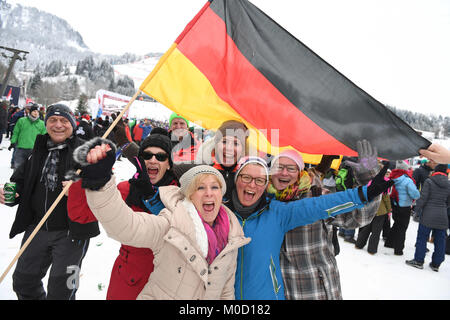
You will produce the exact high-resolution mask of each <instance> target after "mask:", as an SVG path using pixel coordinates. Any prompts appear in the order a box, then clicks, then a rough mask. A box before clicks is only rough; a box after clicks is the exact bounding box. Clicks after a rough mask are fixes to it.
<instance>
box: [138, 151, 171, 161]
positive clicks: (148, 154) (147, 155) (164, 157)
mask: <svg viewBox="0 0 450 320" xmlns="http://www.w3.org/2000/svg"><path fill="white" fill-rule="evenodd" d="M153 156H155V157H156V160H158V161H166V160H167V158H169V155H168V154H167V153H164V152H158V153H152V152H142V158H143V159H144V160H150V159H151V158H153Z"/></svg>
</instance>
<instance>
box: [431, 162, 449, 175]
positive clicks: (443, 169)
mask: <svg viewBox="0 0 450 320" xmlns="http://www.w3.org/2000/svg"><path fill="white" fill-rule="evenodd" d="M447 169H448V165H446V164H438V165H437V166H436V167H435V168H434V172H442V173H447Z"/></svg>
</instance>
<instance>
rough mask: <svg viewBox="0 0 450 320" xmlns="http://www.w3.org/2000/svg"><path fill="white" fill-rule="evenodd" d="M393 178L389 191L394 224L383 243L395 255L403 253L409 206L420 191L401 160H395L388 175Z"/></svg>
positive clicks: (409, 211)
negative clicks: (394, 164)
mask: <svg viewBox="0 0 450 320" xmlns="http://www.w3.org/2000/svg"><path fill="white" fill-rule="evenodd" d="M389 177H390V178H391V179H392V180H394V183H395V184H394V188H392V192H391V201H392V219H393V220H394V224H393V225H392V229H391V230H390V231H389V235H388V237H387V239H386V242H385V243H384V246H385V247H387V248H393V249H394V254H395V255H396V256H401V255H403V248H404V247H405V237H406V230H407V229H408V225H409V220H410V218H411V207H412V204H413V201H414V200H417V199H419V197H420V192H419V190H418V189H417V187H416V182H415V181H414V179H413V178H412V176H411V172H410V171H409V168H408V165H407V164H406V163H405V162H403V161H397V163H396V167H395V169H394V170H392V172H391V175H390V176H389Z"/></svg>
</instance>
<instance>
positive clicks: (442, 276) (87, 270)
mask: <svg viewBox="0 0 450 320" xmlns="http://www.w3.org/2000/svg"><path fill="white" fill-rule="evenodd" d="M8 146H9V140H6V139H4V140H3V143H2V147H3V148H4V149H3V150H0V183H2V184H3V183H5V182H8V181H9V177H10V176H11V174H12V170H11V169H10V159H11V152H10V151H8V150H7V149H6V148H7V147H8ZM114 170H115V173H116V175H117V176H118V177H119V178H120V179H119V180H120V181H122V180H127V179H129V177H130V176H131V175H132V174H133V173H134V167H133V166H132V165H131V164H129V162H128V161H127V160H122V161H119V162H117V163H116V165H115V168H114ZM15 211H16V208H9V207H6V206H0V216H1V224H0V272H1V274H3V272H4V271H5V270H6V268H7V266H8V265H9V264H10V262H11V261H12V260H13V258H14V256H15V255H16V254H17V253H18V251H19V248H20V242H21V239H22V234H21V235H18V236H16V237H15V238H14V239H9V237H8V235H9V230H10V228H11V225H12V222H13V220H14V216H15ZM417 227H418V224H417V223H416V222H414V221H412V220H411V223H410V225H409V228H408V231H407V234H406V243H405V249H404V255H403V256H395V255H394V252H393V249H388V248H384V246H383V241H382V240H381V241H380V244H379V248H378V253H377V254H376V255H374V256H372V255H369V254H368V253H367V251H366V248H364V249H362V250H357V249H355V248H354V246H353V245H352V244H350V243H347V242H344V241H343V240H342V238H339V240H340V246H341V253H340V254H339V255H338V256H337V261H338V265H339V270H340V274H341V285H342V291H343V297H344V299H345V300H448V299H450V262H449V261H448V260H449V256H448V255H446V261H444V262H443V264H442V265H441V267H440V270H439V272H434V271H432V270H431V269H430V268H429V266H428V263H429V262H430V260H431V252H432V251H433V245H432V244H428V248H429V249H430V251H431V252H430V253H428V254H427V256H426V258H425V267H424V269H423V270H419V269H415V268H412V267H410V266H407V265H406V264H405V260H406V259H411V258H413V256H414V243H415V238H416V232H417ZM119 246H120V244H119V243H118V242H116V241H114V240H112V239H109V238H107V237H106V234H105V232H104V231H103V230H102V232H101V234H100V235H99V236H97V237H96V238H93V239H92V240H91V243H90V247H89V250H88V252H87V255H86V257H85V259H84V261H83V265H82V268H81V278H80V287H79V290H78V293H77V299H78V300H104V299H105V297H106V291H107V288H108V282H109V277H110V272H111V268H112V266H113V263H114V260H115V259H116V257H117V255H118V249H119ZM13 271H14V267H13V268H12V269H11V270H10V271H9V273H8V275H7V276H6V278H5V279H4V280H3V282H2V283H0V300H16V295H15V293H14V292H13V290H12V279H11V277H12V273H13ZM44 283H46V279H44Z"/></svg>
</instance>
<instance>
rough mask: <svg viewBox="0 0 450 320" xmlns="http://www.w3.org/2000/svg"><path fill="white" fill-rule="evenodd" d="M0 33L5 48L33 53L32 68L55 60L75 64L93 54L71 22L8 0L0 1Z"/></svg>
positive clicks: (31, 57) (28, 57) (30, 63)
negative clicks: (10, 2)
mask: <svg viewBox="0 0 450 320" xmlns="http://www.w3.org/2000/svg"><path fill="white" fill-rule="evenodd" d="M0 34H1V43H2V45H3V46H5V47H11V48H16V49H20V50H24V51H28V52H30V54H29V55H28V56H27V65H28V67H29V68H30V67H31V68H32V67H34V66H36V65H37V64H38V63H42V62H48V61H52V60H61V61H64V62H67V63H74V62H76V61H78V60H79V59H82V58H83V57H85V56H87V55H88V54H92V52H91V51H90V50H89V48H88V47H87V46H86V44H85V43H84V41H83V38H82V36H81V35H80V34H79V33H78V32H77V31H75V30H73V29H72V27H71V26H70V25H69V24H68V23H67V21H65V20H63V19H61V18H58V17H56V16H54V15H52V14H50V13H46V12H43V11H40V10H38V9H36V8H32V7H24V6H21V5H20V4H14V5H12V4H9V3H8V2H7V1H6V0H0Z"/></svg>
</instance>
